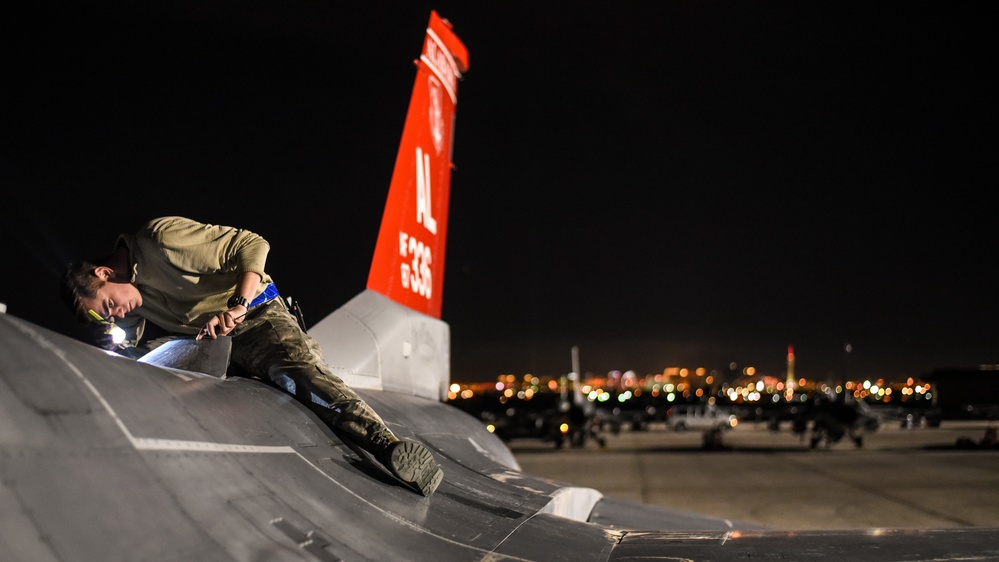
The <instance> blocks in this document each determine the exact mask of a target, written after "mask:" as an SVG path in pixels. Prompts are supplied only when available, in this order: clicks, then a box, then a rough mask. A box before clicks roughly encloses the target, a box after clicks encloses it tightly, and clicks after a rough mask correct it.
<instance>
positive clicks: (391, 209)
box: [367, 11, 468, 319]
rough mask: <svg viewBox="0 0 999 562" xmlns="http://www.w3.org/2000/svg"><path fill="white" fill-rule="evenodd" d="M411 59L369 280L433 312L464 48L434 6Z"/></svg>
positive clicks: (436, 312) (437, 308)
mask: <svg viewBox="0 0 999 562" xmlns="http://www.w3.org/2000/svg"><path fill="white" fill-rule="evenodd" d="M416 66H417V71H416V83H415V84H414V85H413V95H412V97H411V98H410V100H409V112H408V113H407V114H406V124H405V125H404V127H403V130H402V141H401V142H400V143H399V153H398V155H397V156H396V160H395V170H394V171H393V172H392V183H391V185H390V186H389V194H388V200H387V201H386V203H385V212H384V214H383V215H382V225H381V229H380V230H379V231H378V242H377V245H376V246H375V255H374V258H373V259H372V262H371V270H370V271H369V272H368V285H367V287H368V289H371V290H373V291H377V292H379V293H381V294H383V295H385V296H386V297H388V298H390V299H392V300H394V301H396V302H398V303H399V304H402V305H404V306H408V307H409V308H412V309H413V310H416V311H418V312H422V313H424V314H427V315H430V316H433V317H434V318H438V319H439V318H440V317H441V304H442V302H443V299H442V289H443V287H444V250H445V246H446V242H447V218H448V202H449V200H450V191H451V189H450V188H451V167H452V163H451V146H452V145H451V143H452V140H453V137H454V118H455V105H456V104H457V101H458V80H459V79H460V78H461V74H462V73H463V72H465V71H466V70H468V49H466V48H465V45H464V44H462V42H461V40H460V39H458V36H457V35H455V34H454V32H453V31H452V30H451V24H450V23H449V22H447V21H446V20H444V19H442V18H441V17H440V16H439V15H437V12H435V11H432V12H430V23H429V24H428V25H427V35H426V38H425V39H424V41H423V52H422V53H421V54H420V59H419V60H418V61H416Z"/></svg>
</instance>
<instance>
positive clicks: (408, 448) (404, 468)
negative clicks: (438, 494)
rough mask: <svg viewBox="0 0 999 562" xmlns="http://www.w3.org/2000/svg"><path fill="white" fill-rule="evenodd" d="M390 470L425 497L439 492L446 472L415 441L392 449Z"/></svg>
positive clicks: (424, 448)
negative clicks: (438, 489)
mask: <svg viewBox="0 0 999 562" xmlns="http://www.w3.org/2000/svg"><path fill="white" fill-rule="evenodd" d="M388 468H389V469H390V470H391V471H392V473H393V474H395V476H396V478H398V479H399V480H402V481H403V482H405V483H406V484H408V485H410V486H412V487H413V489H415V490H416V491H418V492H419V493H420V494H422V495H424V496H429V495H430V494H433V493H434V491H436V490H437V487H438V486H440V483H441V481H442V480H444V471H443V470H441V468H440V466H438V465H437V461H436V460H434V456H433V455H432V454H431V453H430V451H429V450H428V449H427V448H426V447H424V446H423V445H421V444H419V443H415V442H413V441H400V442H399V443H398V444H396V445H395V446H394V447H393V448H392V454H391V455H390V456H389V462H388Z"/></svg>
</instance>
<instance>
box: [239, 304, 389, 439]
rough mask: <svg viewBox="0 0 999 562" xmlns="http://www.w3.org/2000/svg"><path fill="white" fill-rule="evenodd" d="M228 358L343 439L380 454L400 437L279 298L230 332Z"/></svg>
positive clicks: (255, 308) (252, 313) (250, 315)
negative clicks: (337, 371) (292, 399)
mask: <svg viewBox="0 0 999 562" xmlns="http://www.w3.org/2000/svg"><path fill="white" fill-rule="evenodd" d="M232 336H233V339H232V356H231V358H230V362H231V363H232V364H233V365H235V366H237V367H239V368H240V369H243V370H244V371H246V372H247V373H248V374H250V375H252V376H255V377H260V378H261V379H264V380H270V381H272V382H274V383H275V384H277V385H278V386H280V387H281V388H284V389H285V390H287V391H288V392H289V393H290V394H292V395H293V396H294V397H295V398H296V399H297V400H298V401H299V402H301V403H302V404H304V405H305V406H307V407H308V408H309V409H310V410H312V411H313V412H315V413H316V415H318V416H319V418H320V419H321V420H323V421H324V422H325V423H326V424H327V425H329V426H330V427H331V428H332V429H334V430H336V431H337V432H338V433H339V434H340V435H341V436H342V437H346V438H348V439H350V440H351V441H353V442H354V443H356V444H357V445H360V446H361V447H362V448H363V449H365V450H367V451H369V452H371V453H373V454H376V455H377V454H378V453H379V452H380V451H382V450H383V449H384V448H385V447H386V446H387V445H389V444H390V443H392V442H394V441H396V440H397V438H396V436H395V435H393V434H392V432H391V430H389V428H388V427H386V426H385V422H384V421H383V420H382V418H381V417H380V416H379V415H378V414H377V413H376V412H375V411H374V410H372V409H371V406H369V405H368V404H367V403H366V402H365V401H364V400H362V399H361V397H360V396H358V395H357V393H356V392H354V391H353V390H352V389H351V388H350V387H349V386H347V384H346V383H344V382H343V380H342V379H340V377H338V376H336V375H334V374H333V371H332V370H330V368H329V366H328V365H327V364H326V360H325V359H323V354H322V350H321V349H320V348H319V344H318V343H317V342H316V340H314V339H312V337H311V336H309V335H308V334H306V333H305V332H304V331H302V329H301V328H300V327H299V325H298V320H297V319H296V318H295V316H294V315H292V313H291V312H290V311H289V310H288V307H287V305H285V303H284V301H283V300H281V299H280V298H276V299H274V300H272V301H270V302H269V303H266V304H262V305H260V306H256V307H254V308H253V309H252V310H251V311H250V312H249V313H248V314H247V317H246V319H245V320H244V321H243V322H242V323H240V324H238V325H237V326H236V328H235V330H233V332H232Z"/></svg>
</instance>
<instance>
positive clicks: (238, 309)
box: [194, 304, 247, 340]
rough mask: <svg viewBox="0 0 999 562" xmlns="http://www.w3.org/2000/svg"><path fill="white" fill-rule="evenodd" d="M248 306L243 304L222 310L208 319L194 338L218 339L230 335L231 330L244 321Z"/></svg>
mask: <svg viewBox="0 0 999 562" xmlns="http://www.w3.org/2000/svg"><path fill="white" fill-rule="evenodd" d="M246 312H247V308H246V307H245V306H243V305H241V304H237V305H236V306H234V307H232V308H230V309H229V310H226V311H223V312H220V313H218V314H216V315H215V316H212V317H211V318H209V319H208V322H206V323H205V327H204V328H202V329H201V331H200V332H198V336H197V337H196V338H194V339H196V340H200V339H202V338H206V337H208V338H212V339H213V340H214V339H217V338H218V337H219V336H225V335H228V334H229V332H231V331H233V329H234V328H235V327H236V324H239V323H241V322H242V321H243V317H244V316H246Z"/></svg>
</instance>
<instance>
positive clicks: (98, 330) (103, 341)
mask: <svg viewBox="0 0 999 562" xmlns="http://www.w3.org/2000/svg"><path fill="white" fill-rule="evenodd" d="M108 327H109V326H108V325H107V324H87V326H86V328H85V330H86V337H87V341H89V342H90V343H91V344H93V345H95V346H97V347H99V348H101V349H106V350H108V351H111V350H113V349H114V348H115V343H114V340H113V339H112V338H111V334H110V333H108Z"/></svg>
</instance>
